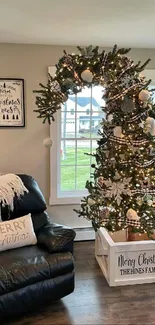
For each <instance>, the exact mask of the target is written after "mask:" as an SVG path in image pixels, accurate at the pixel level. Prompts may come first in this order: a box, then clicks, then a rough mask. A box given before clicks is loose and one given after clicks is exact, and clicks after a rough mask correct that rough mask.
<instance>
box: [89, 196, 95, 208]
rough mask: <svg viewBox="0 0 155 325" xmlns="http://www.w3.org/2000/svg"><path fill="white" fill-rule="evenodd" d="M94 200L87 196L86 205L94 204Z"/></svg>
mask: <svg viewBox="0 0 155 325" xmlns="http://www.w3.org/2000/svg"><path fill="white" fill-rule="evenodd" d="M95 203H96V202H95V201H94V200H93V199H91V198H90V197H89V198H88V205H89V206H92V205H94V204H95Z"/></svg>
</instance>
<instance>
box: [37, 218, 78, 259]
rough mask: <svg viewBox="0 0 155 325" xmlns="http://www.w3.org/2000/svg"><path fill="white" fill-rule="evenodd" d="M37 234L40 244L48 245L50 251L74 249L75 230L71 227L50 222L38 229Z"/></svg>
mask: <svg viewBox="0 0 155 325" xmlns="http://www.w3.org/2000/svg"><path fill="white" fill-rule="evenodd" d="M36 236H37V240H38V244H43V245H44V246H46V248H47V249H48V251H49V252H59V251H61V252H62V251H63V252H65V251H70V252H71V253H72V251H73V239H74V238H75V231H74V230H73V229H71V228H69V227H66V226H62V225H59V224H56V223H48V224H46V225H45V226H43V227H42V228H40V229H39V230H38V232H37V233H36ZM69 244H70V245H69Z"/></svg>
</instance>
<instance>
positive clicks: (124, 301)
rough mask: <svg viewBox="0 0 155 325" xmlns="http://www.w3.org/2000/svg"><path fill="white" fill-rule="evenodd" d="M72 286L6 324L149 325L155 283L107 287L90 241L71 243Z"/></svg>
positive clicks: (154, 311)
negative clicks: (62, 295) (56, 299)
mask: <svg viewBox="0 0 155 325" xmlns="http://www.w3.org/2000/svg"><path fill="white" fill-rule="evenodd" d="M75 264H76V289H75V292H74V293H72V294H71V295H69V296H67V297H65V298H64V299H62V301H59V302H57V303H55V304H53V305H52V306H50V307H48V308H45V309H43V310H41V311H38V313H37V314H36V313H35V314H33V315H32V314H31V315H29V316H27V317H25V318H24V319H22V320H18V321H16V322H11V323H7V325H8V324H9V325H30V324H31V325H70V324H77V325H82V324H88V325H89V324H93V325H96V324H103V325H119V324H121V325H129V324H130V325H145V324H147V325H152V324H155V284H144V285H135V286H126V287H115V288H110V287H109V286H108V284H107V282H106V280H105V278H104V277H103V275H102V272H101V271H100V268H99V267H98V264H97V263H96V261H95V258H94V242H81V243H75Z"/></svg>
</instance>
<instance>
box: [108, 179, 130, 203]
mask: <svg viewBox="0 0 155 325" xmlns="http://www.w3.org/2000/svg"><path fill="white" fill-rule="evenodd" d="M130 181H131V177H129V178H126V177H125V178H124V179H123V180H122V181H120V182H118V181H117V182H112V181H111V179H108V180H106V181H104V185H105V186H106V188H107V189H106V190H105V193H104V195H105V197H108V198H113V197H114V198H115V199H116V201H117V204H118V205H120V203H121V201H122V194H124V195H128V196H131V195H132V193H131V190H130V188H129V183H130Z"/></svg>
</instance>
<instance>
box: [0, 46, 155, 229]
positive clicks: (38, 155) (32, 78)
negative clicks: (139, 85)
mask: <svg viewBox="0 0 155 325" xmlns="http://www.w3.org/2000/svg"><path fill="white" fill-rule="evenodd" d="M63 49H66V50H67V51H68V52H69V53H72V52H74V51H75V48H71V47H65V46H63V47H62V46H42V45H16V44H0V77H10V78H11V77H12V78H23V79H24V80H25V109H26V127H25V128H21V129H17V128H15V129H9V128H7V129H0V172H2V173H7V172H13V173H27V174H30V175H32V176H33V177H34V178H35V179H36V180H37V181H38V183H39V185H40V187H41V189H42V191H43V193H44V195H45V197H46V200H48V198H49V152H48V150H47V149H46V148H44V146H43V144H42V142H43V139H44V138H45V137H47V136H48V135H49V126H48V125H43V124H42V122H41V120H39V119H37V118H36V116H37V115H36V113H34V112H33V109H35V95H34V94H33V92H32V91H33V89H38V83H39V82H42V83H46V81H47V67H48V66H49V65H55V64H56V63H57V62H58V59H59V58H60V57H61V56H62V54H63ZM131 56H132V58H133V59H134V60H136V61H138V60H142V62H143V61H145V60H146V59H148V58H149V57H150V58H151V59H152V61H151V63H150V64H149V66H148V68H150V69H155V50H149V49H137V50H132V52H131ZM72 210H73V206H65V207H64V206H61V207H48V211H49V212H50V213H51V215H52V216H53V218H54V220H55V221H57V222H64V223H66V224H68V225H71V226H76V227H80V226H85V225H87V222H86V221H85V220H82V219H78V218H77V216H76V214H74V213H73V212H72Z"/></svg>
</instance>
